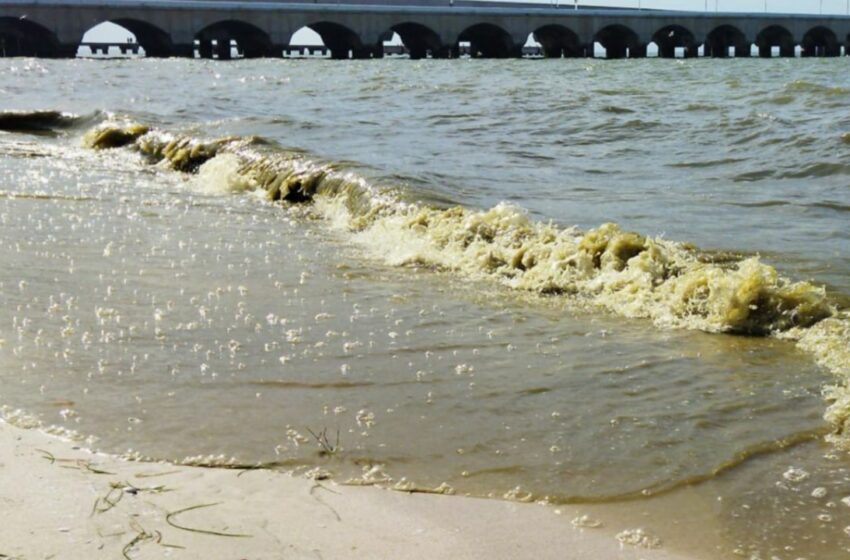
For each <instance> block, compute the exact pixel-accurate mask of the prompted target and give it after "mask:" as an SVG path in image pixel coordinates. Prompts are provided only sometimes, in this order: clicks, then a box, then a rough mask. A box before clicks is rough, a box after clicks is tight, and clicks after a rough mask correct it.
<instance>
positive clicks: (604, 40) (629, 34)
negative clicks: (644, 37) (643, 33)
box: [594, 24, 646, 59]
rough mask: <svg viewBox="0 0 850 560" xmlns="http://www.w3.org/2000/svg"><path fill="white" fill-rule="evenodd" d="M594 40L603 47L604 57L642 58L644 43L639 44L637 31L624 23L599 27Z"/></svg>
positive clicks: (644, 52)
mask: <svg viewBox="0 0 850 560" xmlns="http://www.w3.org/2000/svg"><path fill="white" fill-rule="evenodd" d="M594 40H595V41H597V42H598V43H599V44H601V45H602V46H603V47H604V48H605V58H609V59H611V58H627V57H628V58H643V57H645V56H646V45H641V43H640V39H639V38H638V36H637V33H635V32H634V31H632V30H631V29H630V28H628V27H626V26H625V25H620V24H614V25H609V26H607V27H603V28H602V29H600V30H599V31H598V32H597V33H596V36H595V37H594Z"/></svg>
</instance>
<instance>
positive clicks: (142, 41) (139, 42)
mask: <svg viewBox="0 0 850 560" xmlns="http://www.w3.org/2000/svg"><path fill="white" fill-rule="evenodd" d="M105 23H111V24H114V25H117V26H119V27H120V28H121V29H123V30H124V31H126V32H127V33H128V34H132V35H133V36H135V38H136V40H135V44H133V45H129V46H128V45H123V44H118V45H117V46H118V47H119V48H121V49H122V53H125V52H126V51H127V50H129V47H130V46H131V47H133V48H132V50H133V52H134V53H135V52H136V50H137V49H138V47H139V46H141V48H143V49H144V51H145V56H147V57H153V58H164V57H168V56H174V55H175V54H176V53H175V51H174V44H173V43H172V41H171V36H170V35H169V34H168V33H166V32H165V31H163V30H162V29H160V28H159V27H157V26H155V25H153V24H151V23H148V22H146V21H141V20H137V19H127V18H116V19H110V20H105V21H102V22H100V23H98V24H97V25H94V26H92V27H90V28H89V30H88V31H87V32H86V34H87V33H89V32H92V31H95V30H96V28H99V27H100V26H101V25H103V24H105ZM113 29H114V28H113ZM98 31H99V30H98ZM83 39H84V42H85V35H83ZM107 46H108V45H107V44H103V45H102V48H103V49H104V54H106V50H107ZM97 47H98V45H94V44H93V45H92V53H93V54H94V53H95V52H96V51H95V49H97Z"/></svg>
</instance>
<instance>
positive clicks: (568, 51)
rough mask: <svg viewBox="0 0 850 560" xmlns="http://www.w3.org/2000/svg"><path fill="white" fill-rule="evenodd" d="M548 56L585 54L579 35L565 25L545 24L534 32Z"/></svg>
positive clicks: (542, 49)
mask: <svg viewBox="0 0 850 560" xmlns="http://www.w3.org/2000/svg"><path fill="white" fill-rule="evenodd" d="M533 35H534V40H535V41H537V42H538V43H540V49H541V51H542V52H543V56H545V57H546V58H561V57H563V58H575V57H579V56H583V55H584V48H583V47H582V45H581V41H580V40H579V38H578V35H577V34H576V33H575V32H574V31H573V30H572V29H568V28H566V27H564V26H563V25H557V24H552V25H544V26H543V27H538V28H537V29H535V30H534V32H533Z"/></svg>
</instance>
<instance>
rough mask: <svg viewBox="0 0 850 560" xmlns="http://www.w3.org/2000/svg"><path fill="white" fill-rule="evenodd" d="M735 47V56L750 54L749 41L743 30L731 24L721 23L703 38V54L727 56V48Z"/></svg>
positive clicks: (719, 56) (716, 56)
mask: <svg viewBox="0 0 850 560" xmlns="http://www.w3.org/2000/svg"><path fill="white" fill-rule="evenodd" d="M731 48H734V49H735V56H736V57H739V58H740V57H748V56H750V50H751V46H750V42H749V41H748V40H747V36H746V35H744V32H743V31H741V30H740V29H738V28H737V27H734V26H732V25H721V26H720V27H716V28H715V29H713V30H712V31H711V32H710V33H709V34H708V36H707V37H706V40H705V51H704V53H703V54H704V55H705V56H710V57H713V58H728V57H729V56H730V54H729V49H731Z"/></svg>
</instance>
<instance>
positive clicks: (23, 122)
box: [0, 110, 100, 134]
mask: <svg viewBox="0 0 850 560" xmlns="http://www.w3.org/2000/svg"><path fill="white" fill-rule="evenodd" d="M98 118H100V113H93V114H90V115H84V116H80V115H74V114H71V113H63V112H61V111H38V110H37V111H2V112H0V130H5V131H7V132H24V133H30V134H56V133H57V131H59V130H62V129H69V128H75V127H80V126H85V125H90V124H91V123H92V122H94V121H95V120H97V119H98Z"/></svg>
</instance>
